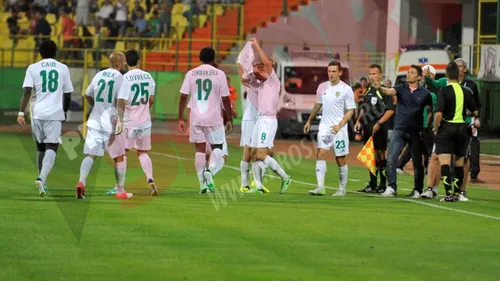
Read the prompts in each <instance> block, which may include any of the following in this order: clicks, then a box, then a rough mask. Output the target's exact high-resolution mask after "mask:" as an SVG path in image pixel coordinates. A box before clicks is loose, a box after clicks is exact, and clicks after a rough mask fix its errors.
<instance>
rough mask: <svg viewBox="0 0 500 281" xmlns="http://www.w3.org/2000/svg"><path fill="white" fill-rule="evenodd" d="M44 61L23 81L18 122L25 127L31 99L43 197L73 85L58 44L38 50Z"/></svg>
mask: <svg viewBox="0 0 500 281" xmlns="http://www.w3.org/2000/svg"><path fill="white" fill-rule="evenodd" d="M39 52H40V55H41V56H42V60H41V61H39V62H37V63H34V64H32V65H30V66H29V67H28V69H27V70H26V76H25V77H24V82H23V89H24V92H23V97H22V99H21V106H20V109H19V114H18V116H17V123H18V124H19V125H21V127H23V126H24V125H26V121H25V120H24V112H25V111H26V106H28V102H29V99H30V97H31V91H32V89H34V90H35V94H34V95H33V97H32V99H31V131H32V135H33V139H34V140H35V142H36V147H37V152H38V153H37V159H38V161H37V164H38V178H37V179H36V181H35V185H36V187H37V188H38V192H39V194H40V196H42V197H43V196H47V195H48V189H47V184H46V182H47V177H48V175H49V173H50V171H51V170H52V167H53V166H54V162H55V160H56V153H57V149H58V147H59V144H60V143H61V127H62V122H63V121H64V120H66V112H67V111H68V108H69V104H70V102H71V92H73V84H72V83H71V77H70V75H69V69H68V67H67V66H66V65H65V64H63V63H60V62H58V61H56V60H55V59H54V58H55V56H56V53H57V45H56V43H55V42H54V41H51V40H49V41H43V42H42V43H41V44H40V48H39Z"/></svg>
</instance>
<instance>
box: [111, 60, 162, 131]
mask: <svg viewBox="0 0 500 281" xmlns="http://www.w3.org/2000/svg"><path fill="white" fill-rule="evenodd" d="M155 88H156V83H155V81H154V80H153V77H151V75H150V74H149V73H147V72H146V71H142V70H140V69H133V70H130V71H129V72H127V73H126V74H125V75H123V82H122V86H121V87H120V91H119V92H118V98H119V99H124V100H127V106H126V107H125V116H124V122H123V123H124V127H125V128H128V129H145V128H149V127H151V125H152V124H151V113H150V111H149V97H151V96H154V94H155Z"/></svg>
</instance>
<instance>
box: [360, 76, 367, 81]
mask: <svg viewBox="0 0 500 281" xmlns="http://www.w3.org/2000/svg"><path fill="white" fill-rule="evenodd" d="M363 80H365V81H366V82H368V79H366V77H364V76H363V77H361V78H360V79H359V82H361V81H363Z"/></svg>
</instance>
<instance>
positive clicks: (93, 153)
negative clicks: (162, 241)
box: [76, 52, 131, 199]
mask: <svg viewBox="0 0 500 281" xmlns="http://www.w3.org/2000/svg"><path fill="white" fill-rule="evenodd" d="M109 64H110V67H109V68H107V69H105V70H102V71H100V72H98V73H97V74H96V75H95V76H94V78H93V79H92V82H90V85H89V87H88V88H87V91H86V93H85V98H86V99H87V101H88V103H89V104H90V105H92V112H91V113H90V116H89V120H88V121H87V135H86V138H85V146H84V148H83V153H84V154H85V155H86V157H85V158H84V159H83V161H82V164H81V166H80V179H79V181H78V184H77V185H76V198H78V199H84V198H85V184H86V183H85V182H86V180H87V177H88V175H89V173H90V170H91V169H92V165H93V164H94V161H95V159H96V158H97V156H103V155H104V151H105V150H106V151H108V154H109V156H110V157H111V158H113V160H114V161H115V178H116V185H117V186H122V187H123V186H124V185H125V172H126V171H125V169H124V162H123V160H124V159H123V155H124V154H125V142H124V140H123V139H122V138H121V137H116V136H115V135H114V133H115V129H116V128H115V126H114V124H113V123H114V121H116V119H117V118H118V116H117V113H118V112H117V111H116V107H115V106H116V99H117V95H118V90H119V89H120V87H121V84H122V81H123V76H122V74H121V72H123V71H124V70H125V67H126V63H125V55H123V53H120V52H113V53H112V54H111V55H110V56H109ZM121 197H125V196H123V195H117V198H121ZM130 197H131V195H130ZM125 198H129V197H125Z"/></svg>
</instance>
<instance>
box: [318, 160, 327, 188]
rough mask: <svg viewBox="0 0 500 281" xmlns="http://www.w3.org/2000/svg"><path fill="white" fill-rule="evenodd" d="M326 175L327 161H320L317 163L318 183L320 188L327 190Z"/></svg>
mask: <svg viewBox="0 0 500 281" xmlns="http://www.w3.org/2000/svg"><path fill="white" fill-rule="evenodd" d="M325 175H326V161H325V160H318V161H316V180H317V181H318V187H320V188H325Z"/></svg>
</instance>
